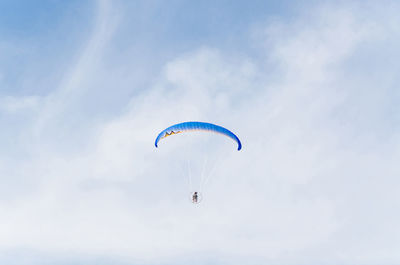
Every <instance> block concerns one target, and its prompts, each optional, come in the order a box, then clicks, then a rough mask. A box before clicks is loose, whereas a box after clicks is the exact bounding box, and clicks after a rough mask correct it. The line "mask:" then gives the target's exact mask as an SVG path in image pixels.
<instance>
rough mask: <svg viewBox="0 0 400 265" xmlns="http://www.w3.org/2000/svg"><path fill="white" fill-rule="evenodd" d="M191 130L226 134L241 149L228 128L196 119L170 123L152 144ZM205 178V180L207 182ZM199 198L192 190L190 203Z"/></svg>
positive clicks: (199, 194) (236, 138)
mask: <svg viewBox="0 0 400 265" xmlns="http://www.w3.org/2000/svg"><path fill="white" fill-rule="evenodd" d="M191 131H203V132H212V133H217V134H221V135H223V136H226V137H229V138H230V139H232V140H233V141H234V142H235V143H236V144H237V150H238V151H240V150H241V149H242V143H241V142H240V140H239V138H238V137H237V136H236V135H235V134H234V133H233V132H231V131H230V130H228V129H226V128H224V127H222V126H219V125H216V124H212V123H207V122H198V121H189V122H182V123H178V124H175V125H172V126H170V127H168V128H166V129H164V130H163V131H161V132H160V133H159V134H158V136H157V138H156V140H155V143H154V145H155V147H156V148H157V147H158V144H159V142H160V141H161V140H163V139H165V138H167V137H169V136H171V135H175V134H181V133H186V132H191ZM206 161H207V160H206ZM206 161H205V162H206ZM201 175H202V180H203V172H202V173H201ZM189 179H190V182H191V176H190V172H189ZM207 180H208V179H207ZM207 180H206V181H205V182H207ZM202 186H203V183H201V185H200V190H201V187H202ZM201 199H202V196H201V193H200V192H199V191H194V192H192V193H191V201H192V203H195V204H197V203H199V202H200V201H201Z"/></svg>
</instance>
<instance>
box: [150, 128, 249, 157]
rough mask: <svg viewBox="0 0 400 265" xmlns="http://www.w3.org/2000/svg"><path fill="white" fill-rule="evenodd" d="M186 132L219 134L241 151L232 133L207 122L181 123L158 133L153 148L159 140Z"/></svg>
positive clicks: (238, 141)
mask: <svg viewBox="0 0 400 265" xmlns="http://www.w3.org/2000/svg"><path fill="white" fill-rule="evenodd" d="M188 131H207V132H214V133H220V134H222V135H225V136H228V137H229V138H231V139H232V140H234V141H235V142H236V143H237V144H238V150H240V149H242V143H241V142H240V140H239V138H238V137H237V136H236V135H235V134H234V133H233V132H231V131H229V130H228V129H226V128H224V127H222V126H218V125H215V124H212V123H207V122H199V121H188V122H182V123H178V124H175V125H172V126H170V127H168V128H167V129H165V130H163V131H162V132H160V134H159V135H158V136H157V138H156V142H155V146H156V147H158V142H159V141H160V140H161V139H164V138H166V137H168V136H170V135H173V134H178V133H182V132H188Z"/></svg>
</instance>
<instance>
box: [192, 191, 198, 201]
mask: <svg viewBox="0 0 400 265" xmlns="http://www.w3.org/2000/svg"><path fill="white" fill-rule="evenodd" d="M198 199H199V195H197V191H195V192H194V193H193V195H192V202H193V203H197V202H198Z"/></svg>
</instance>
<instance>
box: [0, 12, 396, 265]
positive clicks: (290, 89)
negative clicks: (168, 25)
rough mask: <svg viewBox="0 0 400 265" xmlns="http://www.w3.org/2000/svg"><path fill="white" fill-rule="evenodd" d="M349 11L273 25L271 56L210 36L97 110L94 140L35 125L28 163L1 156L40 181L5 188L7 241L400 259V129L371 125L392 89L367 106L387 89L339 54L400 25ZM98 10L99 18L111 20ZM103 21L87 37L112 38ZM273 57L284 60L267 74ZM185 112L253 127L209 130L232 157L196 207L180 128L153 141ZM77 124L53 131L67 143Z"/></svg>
mask: <svg viewBox="0 0 400 265" xmlns="http://www.w3.org/2000/svg"><path fill="white" fill-rule="evenodd" d="M101 10H103V9H101ZM103 11H104V10H103ZM353 11H354V6H351V7H350V8H346V7H339V8H336V7H333V6H328V7H322V8H316V9H312V10H311V11H309V13H308V14H306V15H304V16H302V17H300V18H298V20H296V21H295V22H293V23H285V22H282V23H281V25H275V26H274V27H269V28H268V30H267V37H268V40H263V42H265V43H268V45H267V47H268V51H267V52H268V53H269V54H270V55H269V56H268V58H269V59H270V61H269V62H265V64H260V63H259V60H258V58H257V59H252V58H243V57H242V56H238V57H237V58H232V57H231V56H228V55H227V54H225V53H224V51H220V50H218V49H210V48H202V49H199V50H194V51H193V52H190V53H187V54H184V55H181V56H179V57H178V58H176V59H173V60H171V61H170V62H169V63H167V64H166V66H165V68H164V71H163V72H162V73H161V74H160V76H158V77H157V78H156V79H155V82H154V85H153V86H152V87H151V88H149V89H146V90H143V91H141V92H140V93H138V94H137V95H135V96H134V97H132V99H131V101H130V104H129V105H128V106H127V108H126V111H125V112H124V113H122V114H120V115H119V116H118V117H115V118H114V119H111V120H106V121H102V122H99V123H98V124H96V127H95V128H94V129H92V130H90V132H89V133H87V134H88V135H85V134H84V135H83V136H82V137H85V138H86V137H87V138H91V140H90V141H88V142H87V143H86V144H85V145H82V146H79V147H80V148H76V149H73V150H74V151H73V152H64V151H65V150H64V149H60V150H59V149H58V148H55V146H53V145H52V139H44V138H40V137H39V138H37V141H38V142H37V143H36V145H34V146H33V147H32V146H30V147H31V148H33V150H30V151H31V152H32V153H33V155H32V156H31V157H30V159H26V160H23V161H20V165H19V167H18V168H17V169H13V168H7V165H6V164H5V163H0V165H1V166H2V172H3V173H4V172H6V174H8V175H7V176H11V175H19V176H20V177H19V178H21V179H24V178H25V176H27V175H29V177H26V179H27V180H28V181H27V183H34V184H31V185H32V186H31V189H30V190H29V192H26V193H24V194H22V195H21V193H18V196H12V195H10V196H9V197H8V198H7V200H2V201H0V215H1V216H2V218H1V220H0V247H1V248H3V249H13V248H26V249H32V250H34V251H40V252H50V253H53V252H54V253H78V254H81V255H89V256H90V255H93V256H96V255H100V256H101V255H104V253H107V254H106V255H107V256H111V257H116V259H117V260H118V259H122V260H128V261H132V262H133V261H135V262H137V261H140V262H139V263H155V264H157V263H163V262H167V263H168V262H174V263H175V262H185V261H186V260H187V259H192V258H194V257H195V258H196V259H200V260H201V261H204V262H205V261H208V260H214V259H215V260H217V261H218V262H221V263H228V264H237V263H241V264H242V263H244V262H245V263H246V264H260V263H274V264H299V263H307V264H321V263H329V264H331V263H332V264H337V263H346V264H350V263H351V264H377V263H379V264H385V263H387V264H389V263H396V262H399V260H400V256H399V254H397V252H396V251H395V250H396V249H398V247H399V244H400V235H399V234H398V232H396V227H397V223H398V222H399V219H400V216H399V215H398V214H397V213H396V212H394V210H395V209H396V206H397V205H398V203H399V198H398V196H397V189H396V187H397V186H398V184H399V181H398V180H397V176H398V175H399V169H398V166H397V161H398V160H399V152H398V146H399V139H398V135H399V133H398V130H397V129H396V128H395V127H390V126H389V127H385V128H384V129H383V130H384V131H387V135H389V137H388V138H384V139H382V138H379V137H378V138H376V136H377V134H378V133H379V132H380V130H378V129H377V128H376V127H379V124H380V122H379V119H380V118H383V114H382V112H381V111H380V110H381V108H383V106H382V105H381V104H380V103H381V102H388V101H387V98H390V97H391V94H390V93H388V94H386V95H384V96H382V97H383V99H382V100H381V101H379V102H378V103H376V104H374V105H373V106H372V108H371V109H369V107H370V105H366V102H367V103H368V102H374V99H375V98H376V95H377V94H378V95H380V93H379V91H377V90H375V87H374V86H375V81H374V80H372V82H371V84H369V83H368V80H370V77H369V76H368V75H366V74H365V75H364V79H365V80H366V81H364V80H362V81H360V80H359V79H358V77H357V76H356V77H354V78H352V76H351V75H344V73H343V70H342V69H347V68H348V65H351V64H354V63H357V61H358V60H359V58H354V57H353V56H355V55H357V56H361V58H363V56H366V55H365V54H362V53H361V54H358V51H359V50H360V49H362V48H363V47H364V46H365V45H366V44H367V43H371V42H374V41H376V40H377V39H378V41H380V43H381V44H382V45H383V46H386V44H390V43H392V42H396V41H397V38H396V37H393V36H396V35H395V34H393V32H395V33H397V34H398V32H397V31H398V29H396V28H395V27H388V24H389V25H392V23H393V21H394V20H395V19H394V18H393V17H391V16H388V17H381V16H378V15H376V16H371V13H372V15H373V14H374V10H373V9H368V10H367V11H364V12H361V14H358V13H354V12H353ZM310 14H311V16H310ZM365 14H368V15H369V18H371V19H370V20H367V21H366V20H365V17H364V15H365ZM378 14H379V12H378ZM392 15H393V14H392ZM103 19H106V18H104V17H103ZM103 19H100V20H99V22H98V23H99V24H100V26H98V27H96V28H107V25H103V24H102V23H103V21H104V20H103ZM101 25H103V26H104V27H103V26H101ZM106 31H107V32H108V30H106ZM99 32H103V31H102V30H99V31H96V30H95V33H94V37H93V38H92V40H93V39H94V40H96V41H95V42H96V43H97V42H98V40H99V39H101V41H100V42H101V43H103V44H107V41H108V40H109V38H106V37H104V38H103V37H96V36H103V34H101V33H99ZM105 35H107V36H108V34H105ZM377 36H378V37H377ZM260 39H262V38H260ZM260 39H259V40H260ZM92 40H91V41H89V45H88V46H89V47H92V46H91V45H90V43H94V42H92ZM380 48H381V47H378V46H377V47H375V48H374V46H372V49H371V51H372V52H378V51H379V50H380ZM264 53H265V51H264V50H263V51H260V54H264ZM88 54H89V55H88ZM101 55H102V49H101V48H96V47H94V48H93V49H91V48H90V49H88V51H86V52H84V55H83V56H82V60H80V62H83V63H79V64H78V65H77V66H76V68H75V70H73V71H72V74H71V76H69V78H70V79H68V80H66V81H65V82H64V83H63V84H66V85H62V86H61V88H60V89H59V90H57V91H56V92H55V93H53V94H52V95H51V96H49V97H48V99H47V100H48V103H46V104H45V106H44V107H43V110H42V111H41V112H40V113H39V115H40V116H39V117H38V124H40V126H39V127H40V130H38V127H37V126H34V133H36V134H37V133H39V134H40V133H41V131H42V130H44V128H46V129H50V130H52V129H53V127H55V126H58V124H60V123H62V122H63V118H64V116H63V115H58V114H59V113H60V112H59V111H60V109H62V111H64V112H67V113H68V112H69V111H70V109H73V108H74V107H75V106H76V105H75V104H74V101H71V102H72V103H71V102H69V101H68V99H69V98H71V97H72V98H77V99H79V97H80V96H81V91H80V89H78V87H80V84H81V83H85V80H86V79H87V80H89V81H88V82H90V78H92V77H93V76H92V75H91V74H90V73H91V69H92V67H95V66H96V65H97V64H98V60H100V59H101ZM260 56H261V55H260ZM123 63H125V64H126V67H130V63H129V62H126V61H123V62H121V64H123ZM371 63H372V62H371ZM82 65H83V66H82ZM269 67H276V69H273V70H272V69H271V71H273V72H275V73H276V74H277V75H278V77H275V78H274V79H273V80H272V81H271V80H269V79H268V78H269V73H268V72H269V69H268V68H269ZM367 68H368V67H366V68H362V66H361V68H360V69H358V73H359V74H360V73H361V74H362V73H364V72H363V71H364V70H363V69H367ZM376 70H377V71H379V72H381V73H382V74H383V73H384V72H385V71H387V70H388V69H376ZM388 71H391V70H390V69H389V70H388ZM87 73H89V75H87ZM96 78H99V79H104V80H105V82H106V80H107V78H108V77H107V76H96ZM397 79H398V78H397ZM361 85H362V89H361V88H360V86H361ZM390 85H391V83H388V84H386V86H387V87H386V89H387V90H389V91H390ZM88 89H90V88H88ZM60 91H61V92H60ZM360 93H363V97H362V99H361V100H360ZM65 99H67V102H64V100H65ZM16 105H18V104H16ZM28 105H29V104H28ZM392 107H393V108H395V107H396V106H395V105H393V106H392ZM8 109H10V108H8ZM11 109H12V108H11ZM14 109H23V108H14ZM364 113H368V115H370V116H373V121H374V122H377V123H378V124H377V125H376V126H374V127H372V128H371V130H366V129H365V127H364V126H363V125H364V123H362V122H359V120H360V119H362V118H363V117H364V115H365V114H364ZM49 117H50V118H49ZM54 120H55V122H53V121H54ZM60 120H61V121H60ZM184 120H207V121H211V122H215V123H219V124H223V125H225V126H227V127H228V128H231V129H232V130H233V131H235V132H236V133H237V134H238V135H239V137H240V138H241V139H242V141H243V150H242V151H240V152H236V151H234V148H232V152H229V153H226V152H224V150H225V149H223V148H221V146H215V147H214V146H210V148H209V152H210V153H215V154H220V156H225V157H224V159H223V161H222V162H223V164H222V165H221V166H220V167H218V168H217V169H216V171H215V177H214V178H213V179H212V180H211V182H210V183H209V185H208V187H207V190H206V191H205V192H204V196H205V199H204V202H203V203H202V204H200V205H199V206H198V207H197V206H193V205H191V204H190V203H189V202H188V199H187V198H186V197H187V196H188V194H187V193H188V190H187V187H186V186H185V185H186V183H185V180H184V179H183V178H182V176H181V173H180V172H179V173H177V172H178V170H177V168H179V166H180V165H181V162H179V161H180V159H182V160H183V159H184V157H182V156H185V154H184V153H183V154H182V153H176V152H178V151H179V150H180V149H179V148H180V147H182V145H180V143H179V142H177V141H175V142H174V140H173V139H171V141H172V142H173V144H171V145H170V146H168V145H167V143H163V145H162V146H160V148H159V149H155V148H154V146H153V144H154V143H153V141H154V138H155V136H156V134H157V133H158V132H159V131H160V130H161V129H163V128H164V127H166V126H168V125H170V124H173V123H175V122H180V121H184ZM353 122H354V123H355V125H352V123H353ZM83 123H85V121H83ZM385 126H387V125H385ZM68 129H69V130H71V129H70V128H68ZM389 131H390V132H389ZM67 133H68V132H67ZM46 136H47V137H50V138H51V134H46ZM177 137H178V136H177ZM171 138H172V137H171ZM56 139H57V138H56ZM66 139H67V140H66V143H60V144H59V145H57V147H58V146H62V145H63V144H71V142H72V141H69V140H68V137H66ZM174 139H177V138H174ZM221 141H222V140H221ZM232 145H233V144H232V143H230V142H226V146H229V147H231V146H232ZM226 146H225V145H224V144H222V147H226ZM39 147H43V148H40V149H39ZM173 157H175V159H174V158H173ZM196 157H200V155H199V156H196ZM183 161H184V160H183ZM183 164H184V163H183ZM3 176H6V175H4V174H3ZM20 185H22V186H23V185H24V183H21V184H20ZM13 188H14V189H18V188H16V187H15V186H13Z"/></svg>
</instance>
